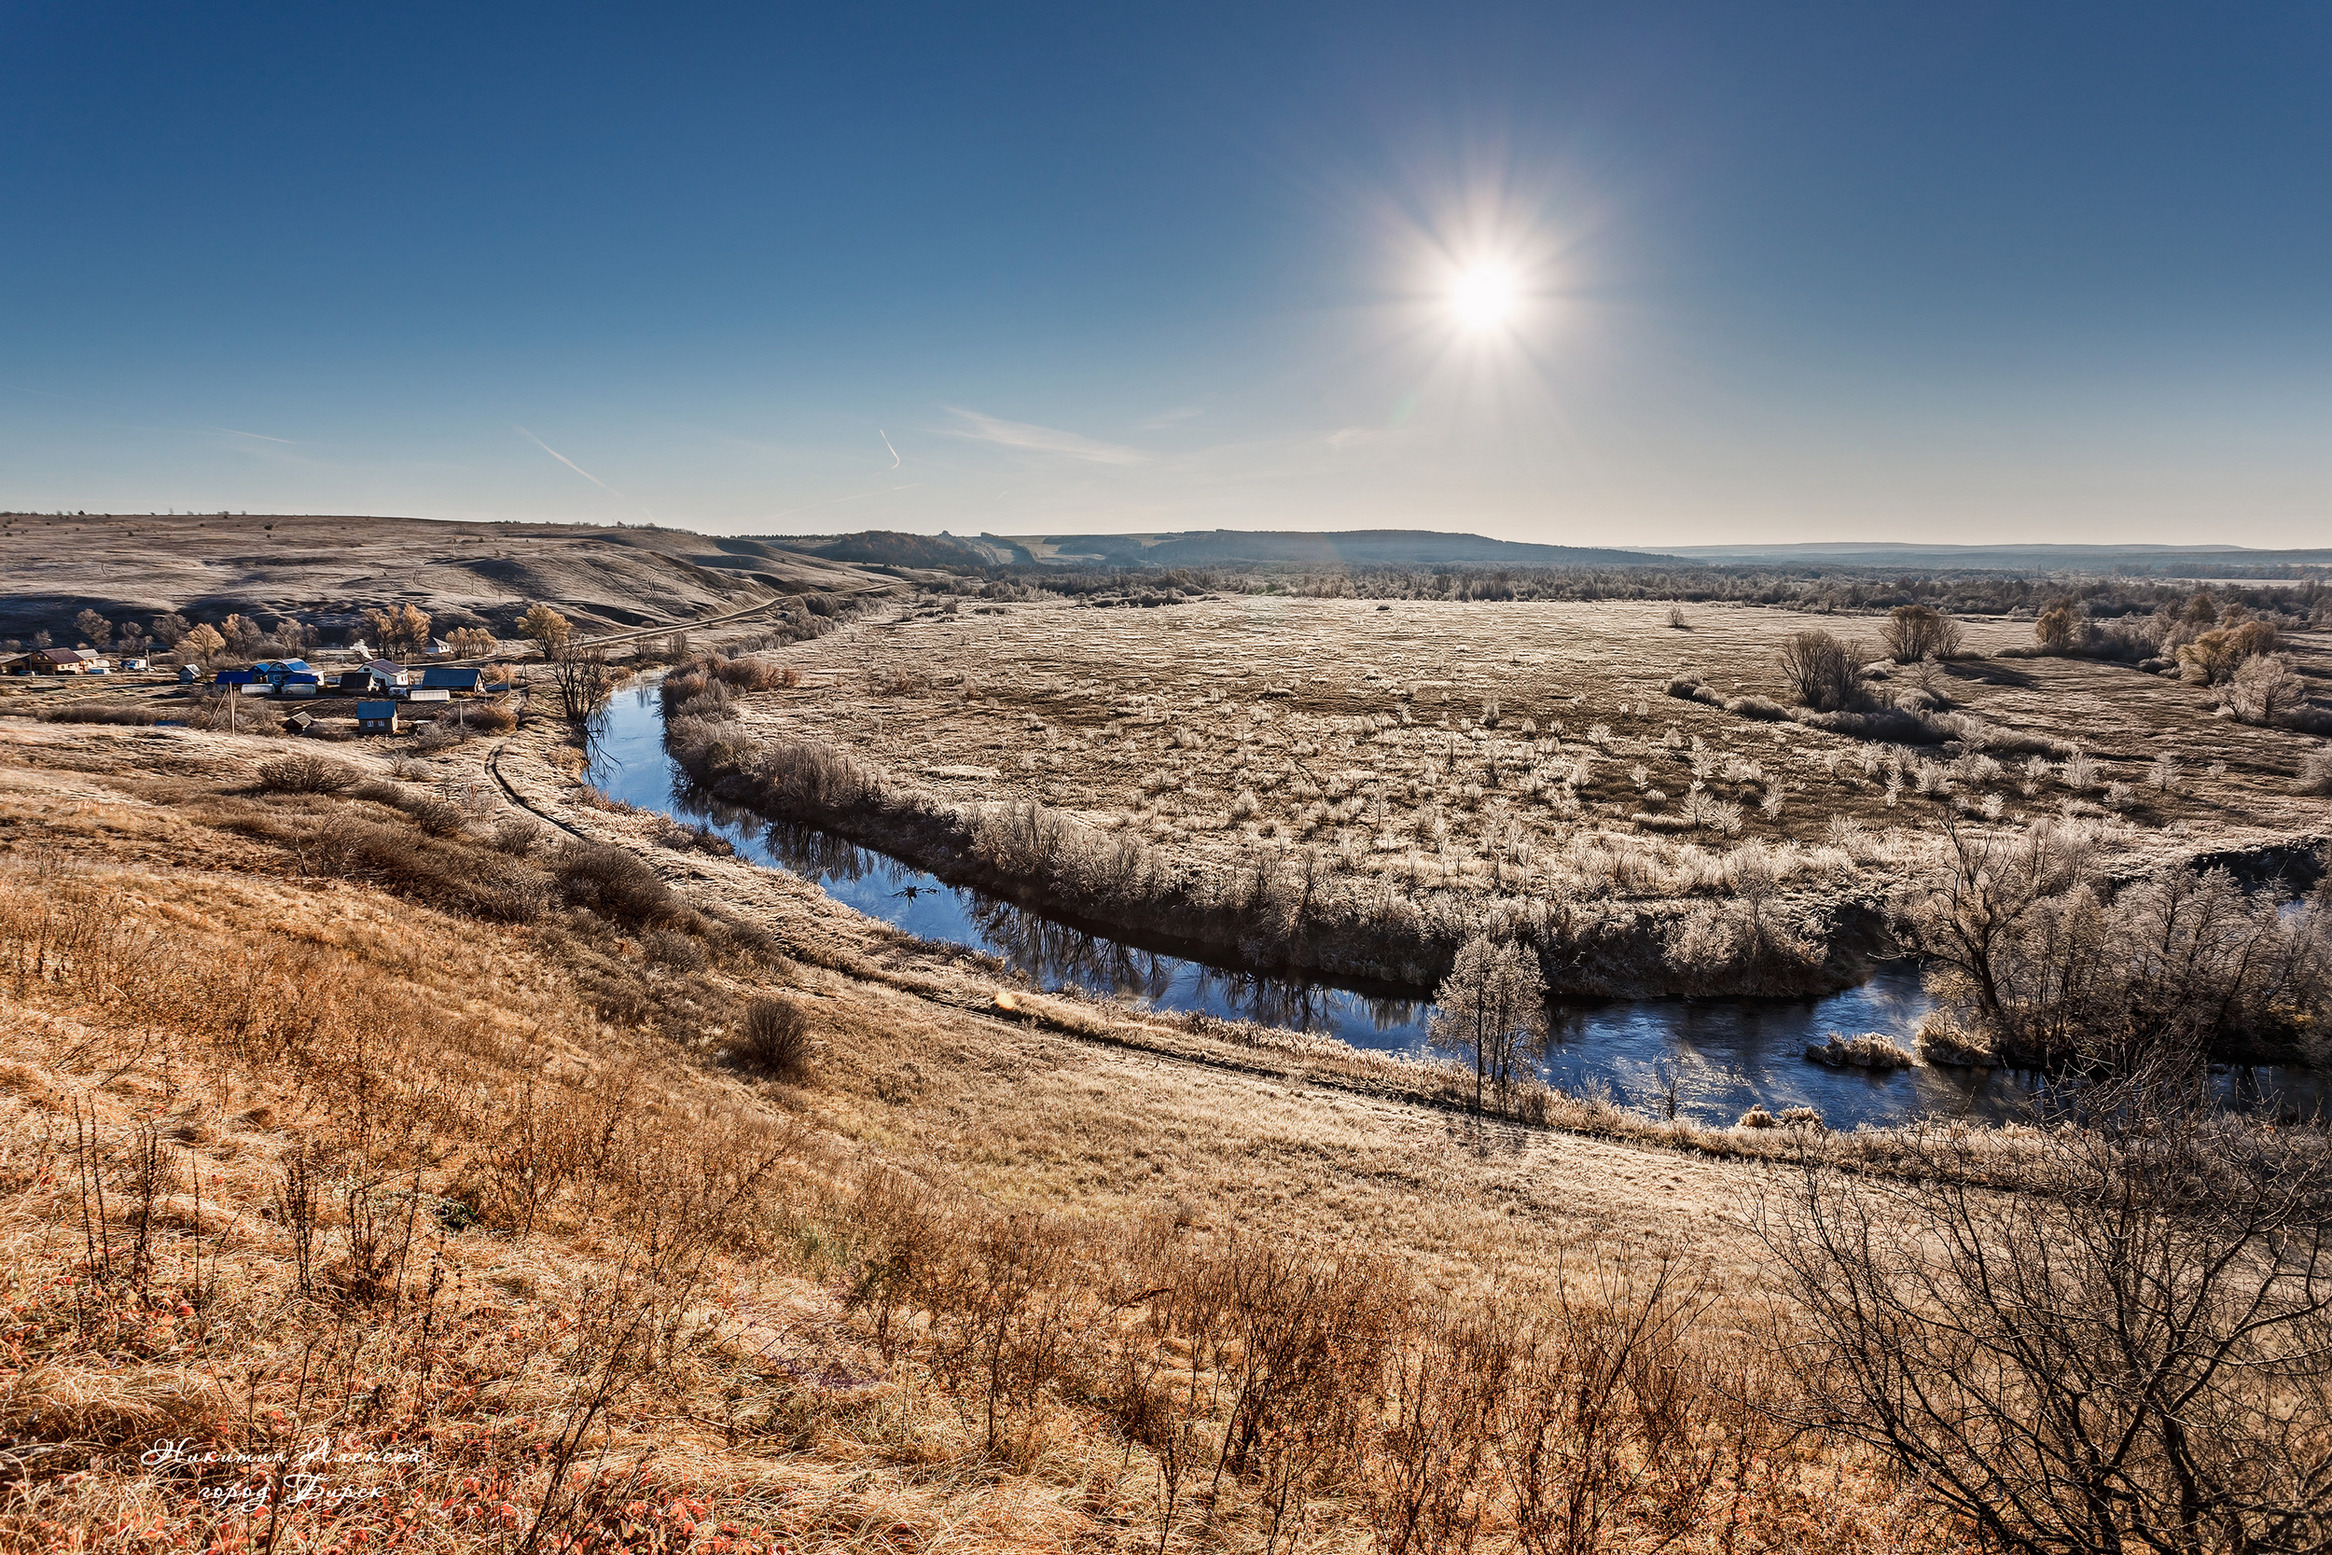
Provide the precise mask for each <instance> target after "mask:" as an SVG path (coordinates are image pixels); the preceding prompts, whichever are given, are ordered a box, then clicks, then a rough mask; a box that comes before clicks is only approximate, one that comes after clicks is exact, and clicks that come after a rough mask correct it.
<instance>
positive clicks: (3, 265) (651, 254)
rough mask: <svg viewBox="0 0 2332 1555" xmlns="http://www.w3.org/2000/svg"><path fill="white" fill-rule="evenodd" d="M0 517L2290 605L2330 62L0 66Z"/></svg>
mask: <svg viewBox="0 0 2332 1555" xmlns="http://www.w3.org/2000/svg"><path fill="white" fill-rule="evenodd" d="M0 45H4V46H5V56H6V60H7V63H6V65H5V66H0V70H4V71H5V75H4V77H0V79H5V80H6V82H7V84H8V86H9V91H8V93H7V100H6V102H5V103H4V104H0V125H4V126H5V130H4V132H0V133H5V135H6V137H7V145H8V146H9V148H10V150H11V152H12V154H11V155H10V156H9V157H7V158H6V159H5V162H4V163H0V211H4V212H5V213H6V214H7V216H8V218H9V226H10V229H11V232H12V234H14V235H15V236H16V238H17V239H18V241H16V242H13V243H11V244H10V245H8V247H7V249H6V250H5V251H0V278H4V279H5V280H6V282H7V284H8V287H9V291H10V294H11V296H12V298H13V299H14V300H15V302H16V304H17V305H16V306H14V307H12V308H11V309H10V310H9V311H8V314H7V316H6V318H5V319H0V508H8V509H12V510H26V511H48V510H56V509H60V508H61V509H65V510H68V511H72V510H86V511H90V512H98V511H124V512H145V511H149V510H150V511H161V510H164V509H172V508H174V509H177V510H178V511H181V512H186V511H190V510H191V511H198V512H209V511H218V510H222V509H224V510H229V511H252V512H277V513H287V514H288V513H378V514H409V515H413V516H419V517H430V518H444V519H513V520H527V521H539V520H562V521H586V522H598V523H608V522H635V523H636V522H646V521H650V520H653V521H656V522H660V523H663V524H667V525H670V526H672V527H677V528H688V529H696V530H701V531H705V532H711V533H724V534H742V533H753V534H771V535H785V534H809V533H818V534H832V533H838V532H848V531H854V530H860V529H870V528H884V529H897V530H905V531H910V532H919V533H936V532H938V531H940V530H952V531H954V532H956V533H959V534H976V533H980V532H989V533H995V534H1048V533H1075V532H1090V533H1140V532H1156V531H1183V530H1205V529H1214V528H1232V529H1283V530H1323V529H1427V530H1442V531H1449V532H1470V533H1477V534H1483V535H1489V536H1493V537H1496V538H1500V539H1507V540H1519V541H1527V542H1536V543H1544V544H1557V545H1574V546H1604V547H1619V548H1631V549H1664V548H1670V547H1685V546H1711V545H1770V544H1786V543H1807V542H1854V543H1880V542H1889V541H1892V542H1900V543H1911V544H1937V543H1966V544H2018V543H2023V544H2035V543H2037V544H2091V545H2097V544H2170V545H2214V544H2230V545H2242V546H2248V547H2254V548H2264V549H2273V548H2290V547H2303V546H2308V545H2310V544H2311V543H2321V536H2322V534H2323V532H2324V531H2325V529H2326V527H2327V526H2326V524H2325V519H2326V516H2327V514H2326V508H2327V502H2326V499H2327V496H2328V494H2332V437H2327V435H2326V433H2327V417H2328V415H2332V350H2328V349H2327V347H2332V294H2328V293H2327V291H2326V289H2325V288H2324V287H2323V286H2322V285H2321V282H2320V278H2319V276H2318V273H2317V272H2318V270H2319V269H2320V265H2321V260H2320V256H2321V254H2322V253H2323V252H2324V251H2325V249H2326V246H2327V245H2326V240H2327V238H2332V190H2328V189H2327V188H2326V187H2325V184H2324V181H2323V180H2322V178H2321V177H2320V176H2319V175H2318V172H2317V170H2318V169H2320V168H2321V167H2322V166H2324V165H2325V164H2326V162H2327V161H2328V160H2332V99H2327V98H2326V96H2325V94H2324V93H2323V92H2322V90H2321V86H2320V83H2321V81H2322V80H2323V78H2324V73H2325V67H2326V66H2327V65H2328V64H2332V13H2325V12H2323V11H2321V10H2311V9H2308V8H2302V7H2297V6H2283V7H2269V8H2263V9H2258V10H2252V11H2248V12H2244V13H2241V14H2232V15H2204V14H2201V13H2193V12H2187V11H2182V10H2173V9H2170V8H2167V7H2136V8H2131V7H2106V6H2102V5H2085V6H2067V7H2061V8H2055V9H2052V10H2050V11H2048V12H2046V13H2045V14H2028V13H2018V12H2013V11H2008V10H1970V9H1955V10H1953V11H1950V12H1948V13H1946V12H1938V13H1933V14H1921V15H1902V14H1882V13H1874V12H1869V11H1866V10H1862V9H1858V8H1849V7H1825V6H1806V7H1794V8H1789V9H1786V10H1761V11H1758V12H1755V13H1744V12H1740V11H1737V10H1734V9H1732V8H1727V7H1717V6H1707V5H1667V6H1630V7H1572V8H1564V9H1561V10H1559V11H1542V10H1539V9H1536V8H1533V9H1531V10H1528V11H1525V10H1522V9H1519V8H1508V7H1494V6H1479V5H1476V6H1466V7H1461V8H1458V9H1457V10H1455V11H1453V12H1450V13H1446V14H1444V13H1432V14H1426V13H1420V12H1416V11H1414V10H1410V9H1397V8H1392V7H1350V6H1343V7H1334V8H1329V7H1277V8H1272V9H1271V10H1270V11H1269V12H1268V13H1264V12H1256V11H1253V10H1251V9H1248V8H1232V7H1224V8H1213V9H1196V10H1181V11H1177V12H1175V13H1173V14H1172V15H1171V16H1168V15H1165V14H1159V15H1154V16H1148V15H1113V16H1107V17H1094V16H1091V15H1088V14H1086V13H1081V12H1071V11H1067V10H1059V9H1051V8H1017V9H1013V10H1010V11H993V12H986V13H982V14H981V15H979V16H977V17H972V16H965V15H960V14H955V13H939V12H923V11H915V10H896V11H888V12H883V13H879V14H875V13H863V14H858V15H854V16H851V17H835V16H831V15H825V14H815V13H798V14H796V13H774V12H768V11H764V10H756V9H747V8H737V9H734V10H727V9H707V10H697V11H693V12H691V13H689V14H688V15H686V16H684V17H679V18H673V17H668V16H653V17H650V16H644V15H633V14H628V13H620V12H607V13H593V14H588V15H578V14H577V13H574V12H572V11H561V12H556V13H554V12H551V11H548V10H547V9H546V10H541V11H535V10H532V9H525V8H513V9H509V10H503V11H497V12H495V13H492V14H483V13H477V14H473V13H471V12H468V11H464V10H459V9H455V8H450V7H445V8H432V7H417V8H410V9H404V10H400V11H399V12H398V13H396V14H395V15H393V16H381V17H359V16H340V15H329V14H322V13H310V12H306V11H291V10H286V11H282V12H261V11H253V12H244V13H239V14H237V15H234V16H224V15H197V14H195V13H177V12H156V11H149V10H142V9H139V8H134V7H102V6H97V7H73V8H66V7H54V6H52V7H45V8H43V7H26V8H19V9H18V10H16V11H14V12H12V13H11V14H10V16H9V17H8V18H7V19H5V20H0Z"/></svg>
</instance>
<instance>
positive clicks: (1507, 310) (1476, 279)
mask: <svg viewBox="0 0 2332 1555" xmlns="http://www.w3.org/2000/svg"><path fill="white" fill-rule="evenodd" d="M1521 300H1522V287H1521V284H1520V281H1519V280H1518V278H1517V277H1516V276H1515V273H1514V269H1513V267H1512V266H1511V265H1504V264H1499V263H1497V262H1495V261H1488V260H1485V261H1482V262H1480V263H1477V264H1472V265H1468V266H1467V267H1466V268H1465V269H1463V270H1460V271H1459V272H1458V274H1457V278H1456V280H1455V281H1454V282H1453V283H1452V284H1451V286H1450V292H1449V304H1450V308H1451V311H1453V312H1454V313H1456V315H1457V319H1458V322H1459V323H1460V324H1463V325H1464V326H1465V327H1466V328H1468V329H1495V328H1497V327H1498V326H1499V325H1501V324H1504V323H1506V322H1508V321H1509V320H1511V319H1512V318H1513V317H1514V312H1515V308H1516V306H1517V305H1518V304H1519V303H1520V302H1521Z"/></svg>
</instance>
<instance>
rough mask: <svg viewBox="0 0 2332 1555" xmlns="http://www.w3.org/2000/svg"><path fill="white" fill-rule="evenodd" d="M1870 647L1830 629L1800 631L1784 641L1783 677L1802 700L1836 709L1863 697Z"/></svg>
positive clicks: (1820, 708) (1822, 709)
mask: <svg viewBox="0 0 2332 1555" xmlns="http://www.w3.org/2000/svg"><path fill="white" fill-rule="evenodd" d="M1868 656H1869V655H1868V653H1867V651H1866V650H1865V649H1864V648H1863V646H1862V644H1860V643H1858V642H1842V641H1840V640H1839V639H1838V638H1836V637H1833V636H1831V635H1830V634H1829V633H1828V632H1821V631H1814V632H1797V633H1793V634H1792V635H1791V636H1790V638H1789V639H1788V640H1787V641H1786V642H1784V643H1783V644H1782V645H1781V673H1782V678H1783V679H1784V680H1787V681H1788V682H1789V688H1790V691H1791V693H1792V694H1794V695H1795V696H1796V697H1797V699H1798V700H1799V701H1800V702H1803V703H1804V704H1805V705H1806V706H1808V707H1811V708H1814V709H1815V710H1817V711H1819V712H1825V713H1835V712H1837V711H1839V710H1840V709H1842V708H1848V707H1852V706H1854V705H1855V704H1856V703H1858V702H1860V701H1861V700H1862V666H1863V664H1864V662H1865V660H1866V659H1867V658H1868Z"/></svg>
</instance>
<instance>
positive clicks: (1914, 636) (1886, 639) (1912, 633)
mask: <svg viewBox="0 0 2332 1555" xmlns="http://www.w3.org/2000/svg"><path fill="white" fill-rule="evenodd" d="M1879 641H1880V642H1882V643H1884V644H1885V645H1886V649H1887V657H1889V658H1891V659H1893V660H1894V661H1895V662H1896V663H1897V664H1916V663H1918V662H1919V661H1920V660H1921V659H1924V658H1927V657H1929V656H1931V655H1932V656H1933V657H1935V658H1938V659H1948V658H1950V657H1951V656H1952V655H1953V654H1955V653H1957V652H1959V650H1960V624H1959V623H1958V622H1957V621H1954V620H1953V619H1952V618H1951V617H1949V616H1947V615H1944V614H1943V613H1941V612H1940V611H1937V610H1934V609H1931V608H1929V607H1928V606H1926V605H1897V606H1896V607H1895V608H1894V609H1893V610H1892V611H1889V612H1888V614H1887V620H1886V624H1885V625H1883V626H1881V627H1880V628H1879Z"/></svg>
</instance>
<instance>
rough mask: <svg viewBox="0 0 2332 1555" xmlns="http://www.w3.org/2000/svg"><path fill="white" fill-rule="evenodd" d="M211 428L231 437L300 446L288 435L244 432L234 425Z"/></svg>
mask: <svg viewBox="0 0 2332 1555" xmlns="http://www.w3.org/2000/svg"><path fill="white" fill-rule="evenodd" d="M210 430H212V431H213V432H224V433H226V434H227V436H229V437H255V438H257V439H259V441H261V442H262V443H282V444H285V445H286V446H289V447H297V446H298V445H297V444H296V443H293V442H292V440H291V439H290V438H288V437H269V436H268V435H267V434H266V433H265V432H244V431H240V430H238V429H237V428H234V427H212V428H211V429H210Z"/></svg>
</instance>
